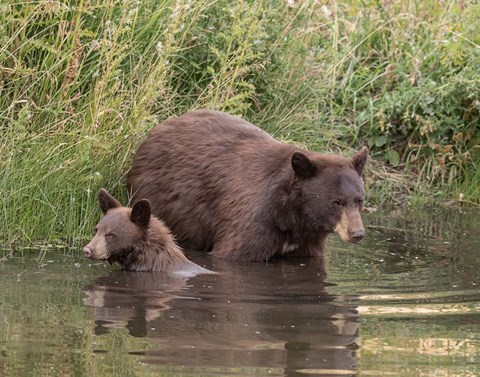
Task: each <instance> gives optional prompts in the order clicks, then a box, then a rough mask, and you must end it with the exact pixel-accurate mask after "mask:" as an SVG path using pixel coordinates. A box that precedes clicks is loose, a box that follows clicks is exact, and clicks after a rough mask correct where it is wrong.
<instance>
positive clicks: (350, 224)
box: [291, 147, 368, 243]
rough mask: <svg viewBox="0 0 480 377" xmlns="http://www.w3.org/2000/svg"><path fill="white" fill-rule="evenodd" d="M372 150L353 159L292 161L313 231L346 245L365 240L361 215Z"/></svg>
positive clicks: (302, 207) (323, 157) (314, 157)
mask: <svg viewBox="0 0 480 377" xmlns="http://www.w3.org/2000/svg"><path fill="white" fill-rule="evenodd" d="M367 157H368V149H367V148H366V147H363V148H362V149H361V150H360V151H359V152H357V153H356V154H355V155H353V156H352V157H350V158H344V157H341V156H331V155H324V154H314V153H312V154H309V155H308V156H307V155H306V154H304V153H302V152H295V153H293V155H292V158H291V164H292V169H293V171H294V174H295V185H296V187H298V195H299V199H300V201H299V203H300V211H301V213H302V216H303V217H304V221H305V222H306V223H307V226H308V227H309V228H310V229H313V230H314V231H316V232H336V233H337V234H338V235H339V236H340V238H341V239H342V240H343V241H348V242H353V243H357V242H359V241H361V240H362V238H363V237H364V236H365V229H364V228H363V224H362V219H361V217H360V211H361V209H362V206H363V200H364V196H365V193H364V189H363V181H362V174H363V171H364V169H365V165H366V163H367Z"/></svg>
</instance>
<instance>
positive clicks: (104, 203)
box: [97, 188, 122, 215]
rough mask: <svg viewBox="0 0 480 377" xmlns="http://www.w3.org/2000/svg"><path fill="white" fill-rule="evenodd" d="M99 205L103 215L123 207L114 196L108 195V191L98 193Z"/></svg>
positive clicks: (103, 190) (102, 190)
mask: <svg viewBox="0 0 480 377" xmlns="http://www.w3.org/2000/svg"><path fill="white" fill-rule="evenodd" d="M97 198H98V205H99V206H100V208H101V209H102V211H103V214H104V215H105V214H106V213H107V211H108V210H109V209H111V208H118V207H121V206H122V205H121V204H120V202H119V201H118V200H117V199H115V198H114V197H113V196H112V195H110V194H109V193H108V191H107V190H105V189H103V188H102V189H100V191H99V192H98V197H97Z"/></svg>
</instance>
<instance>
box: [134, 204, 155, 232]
mask: <svg viewBox="0 0 480 377" xmlns="http://www.w3.org/2000/svg"><path fill="white" fill-rule="evenodd" d="M151 215H152V207H151V206H150V202H149V201H148V200H147V199H141V200H139V201H138V202H136V203H135V205H134V206H133V208H132V214H131V215H130V220H132V221H133V222H134V223H135V224H137V225H139V226H141V227H142V228H146V227H147V226H148V224H149V223H150V216H151Z"/></svg>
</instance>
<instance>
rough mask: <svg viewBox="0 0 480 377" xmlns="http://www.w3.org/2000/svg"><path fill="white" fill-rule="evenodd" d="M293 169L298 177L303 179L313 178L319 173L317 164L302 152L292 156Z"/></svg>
mask: <svg viewBox="0 0 480 377" xmlns="http://www.w3.org/2000/svg"><path fill="white" fill-rule="evenodd" d="M292 168H293V171H294V172H295V174H296V175H297V177H299V178H302V179H308V178H312V177H313V176H314V175H315V174H316V173H317V167H316V166H315V164H314V163H313V162H312V161H311V160H310V159H309V158H308V156H307V155H305V154H303V153H301V152H295V153H294V154H293V155H292Z"/></svg>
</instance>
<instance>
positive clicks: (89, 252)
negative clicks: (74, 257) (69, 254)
mask: <svg viewBox="0 0 480 377" xmlns="http://www.w3.org/2000/svg"><path fill="white" fill-rule="evenodd" d="M92 254H93V250H92V248H91V247H90V246H88V245H87V246H85V247H84V248H83V255H85V256H86V257H87V258H90V257H91V256H92Z"/></svg>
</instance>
